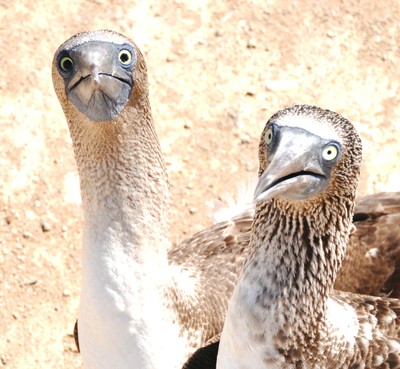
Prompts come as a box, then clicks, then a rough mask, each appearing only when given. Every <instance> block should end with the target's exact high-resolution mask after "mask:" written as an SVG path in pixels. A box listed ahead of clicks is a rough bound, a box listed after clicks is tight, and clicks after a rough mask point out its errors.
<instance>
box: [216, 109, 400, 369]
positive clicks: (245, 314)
mask: <svg viewBox="0 0 400 369" xmlns="http://www.w3.org/2000/svg"><path fill="white" fill-rule="evenodd" d="M361 157H362V149H361V140H360V138H359V136H358V134H357V132H356V130H355V129H354V127H353V126H352V124H351V123H350V122H349V121H348V120H347V119H345V118H343V117H342V116H340V115H339V114H337V113H334V112H331V111H328V110H323V109H320V108H318V107H315V106H304V105H300V106H293V107H291V108H287V109H285V110H283V111H280V112H278V113H276V114H275V115H273V116H272V117H271V119H270V120H269V121H268V123H267V125H266V127H265V129H264V132H263V134H262V138H261V143H260V150H259V160H260V170H259V174H260V178H259V182H258V185H257V188H256V190H255V201H256V203H257V205H256V212H255V216H254V222H253V226H252V231H251V233H252V234H251V239H250V245H249V254H248V257H247V259H246V262H245V264H244V267H243V270H242V272H241V274H240V276H239V279H238V283H237V285H236V287H235V290H234V293H233V296H232V299H231V301H230V304H229V308H228V312H227V317H226V320H225V324H224V328H223V331H222V335H221V341H220V346H219V353H218V361H217V368H218V369H235V368H240V369H246V368H252V369H261V368H263V369H266V368H268V369H270V368H291V369H292V368H293V369H294V368H332V369H334V368H399V367H400V339H399V337H400V319H399V314H400V301H399V300H397V299H390V298H380V297H372V296H366V295H357V294H351V293H348V292H338V291H335V290H334V284H335V281H336V278H337V274H338V271H339V269H340V267H341V264H342V261H343V258H344V254H345V251H346V247H347V244H348V240H349V235H350V229H351V222H352V217H353V211H354V204H355V197H356V189H357V184H358V178H359V172H360V166H361Z"/></svg>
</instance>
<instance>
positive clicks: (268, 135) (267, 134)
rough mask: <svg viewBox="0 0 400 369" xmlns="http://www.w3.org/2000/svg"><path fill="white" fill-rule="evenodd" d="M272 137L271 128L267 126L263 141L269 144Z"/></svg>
mask: <svg viewBox="0 0 400 369" xmlns="http://www.w3.org/2000/svg"><path fill="white" fill-rule="evenodd" d="M273 138H274V131H273V129H272V128H268V129H267V132H265V143H266V144H267V145H269V144H270V143H271V142H272V139H273Z"/></svg>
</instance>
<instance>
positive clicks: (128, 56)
mask: <svg viewBox="0 0 400 369" xmlns="http://www.w3.org/2000/svg"><path fill="white" fill-rule="evenodd" d="M118 59H119V61H120V62H121V63H122V64H124V65H129V64H130V63H131V61H132V53H131V52H130V51H129V50H127V49H122V50H121V51H120V52H119V54H118Z"/></svg>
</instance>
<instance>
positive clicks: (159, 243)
mask: <svg viewBox="0 0 400 369" xmlns="http://www.w3.org/2000/svg"><path fill="white" fill-rule="evenodd" d="M137 105H138V106H139V108H138V106H127V107H126V108H125V110H124V111H123V112H122V113H121V114H120V115H119V116H118V119H117V120H116V121H115V122H106V123H98V122H91V121H89V120H87V119H86V118H85V117H84V116H83V115H81V116H80V117H79V120H76V119H74V117H71V118H70V119H69V126H70V132H71V137H72V141H73V146H74V152H75V159H76V162H77V165H78V170H79V175H80V179H81V191H82V200H83V209H84V217H85V228H86V229H91V230H93V231H94V230H96V232H97V233H98V234H99V235H100V234H101V233H103V231H106V230H107V229H108V228H110V227H111V228H113V229H115V231H118V232H121V234H120V236H121V237H124V238H127V239H129V241H130V242H129V244H130V245H133V247H135V248H136V249H135V250H128V249H126V252H127V253H132V252H133V253H134V254H135V255H136V256H139V255H140V252H141V250H140V249H138V248H140V247H142V246H143V247H144V248H145V249H144V250H143V251H144V252H146V253H148V252H149V249H151V248H153V251H155V252H158V251H161V250H162V248H163V246H164V248H166V247H167V246H168V243H169V242H168V234H169V224H168V212H169V207H170V198H169V189H168V178H167V173H166V168H165V164H164V160H163V158H162V155H161V149H160V146H159V142H158V139H157V136H156V133H155V131H154V127H153V122H152V118H151V111H150V108H149V107H148V104H137ZM75 114H76V115H80V113H78V112H75ZM75 118H76V117H75ZM77 121H78V122H79V123H76V122H77ZM123 233H126V234H125V235H124V234H123ZM100 237H101V236H100ZM144 240H146V242H144ZM164 251H165V250H164Z"/></svg>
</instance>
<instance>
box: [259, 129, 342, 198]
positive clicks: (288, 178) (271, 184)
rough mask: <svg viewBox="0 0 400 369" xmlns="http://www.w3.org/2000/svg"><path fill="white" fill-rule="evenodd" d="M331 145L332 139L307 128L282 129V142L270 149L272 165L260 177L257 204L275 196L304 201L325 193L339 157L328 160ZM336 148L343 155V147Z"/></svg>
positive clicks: (280, 135)
mask: <svg viewBox="0 0 400 369" xmlns="http://www.w3.org/2000/svg"><path fill="white" fill-rule="evenodd" d="M329 145H332V141H331V140H327V139H323V138H321V137H319V136H317V135H315V134H312V133H310V132H308V131H306V130H304V129H301V128H296V127H286V126H283V127H280V128H279V139H278V140H276V141H275V142H274V143H273V145H271V147H269V148H268V150H269V155H268V157H269V160H270V162H269V165H268V166H267V168H266V169H265V171H264V173H262V175H261V177H260V178H259V181H258V184H257V187H256V190H255V193H254V202H255V203H257V202H261V201H266V200H269V199H272V198H275V197H282V198H289V199H292V200H303V199H306V198H309V197H311V196H313V195H315V194H317V193H319V192H321V191H322V190H323V189H324V188H325V187H326V186H327V184H328V180H329V177H330V171H331V169H332V165H333V164H334V163H335V162H336V158H337V157H336V156H335V160H334V161H332V160H331V161H329V160H328V161H327V160H325V159H324V150H326V148H327V147H328V148H329V147H331V146H329ZM335 145H336V143H335ZM335 147H336V148H337V153H338V154H339V148H338V147H339V145H337V146H335Z"/></svg>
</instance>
